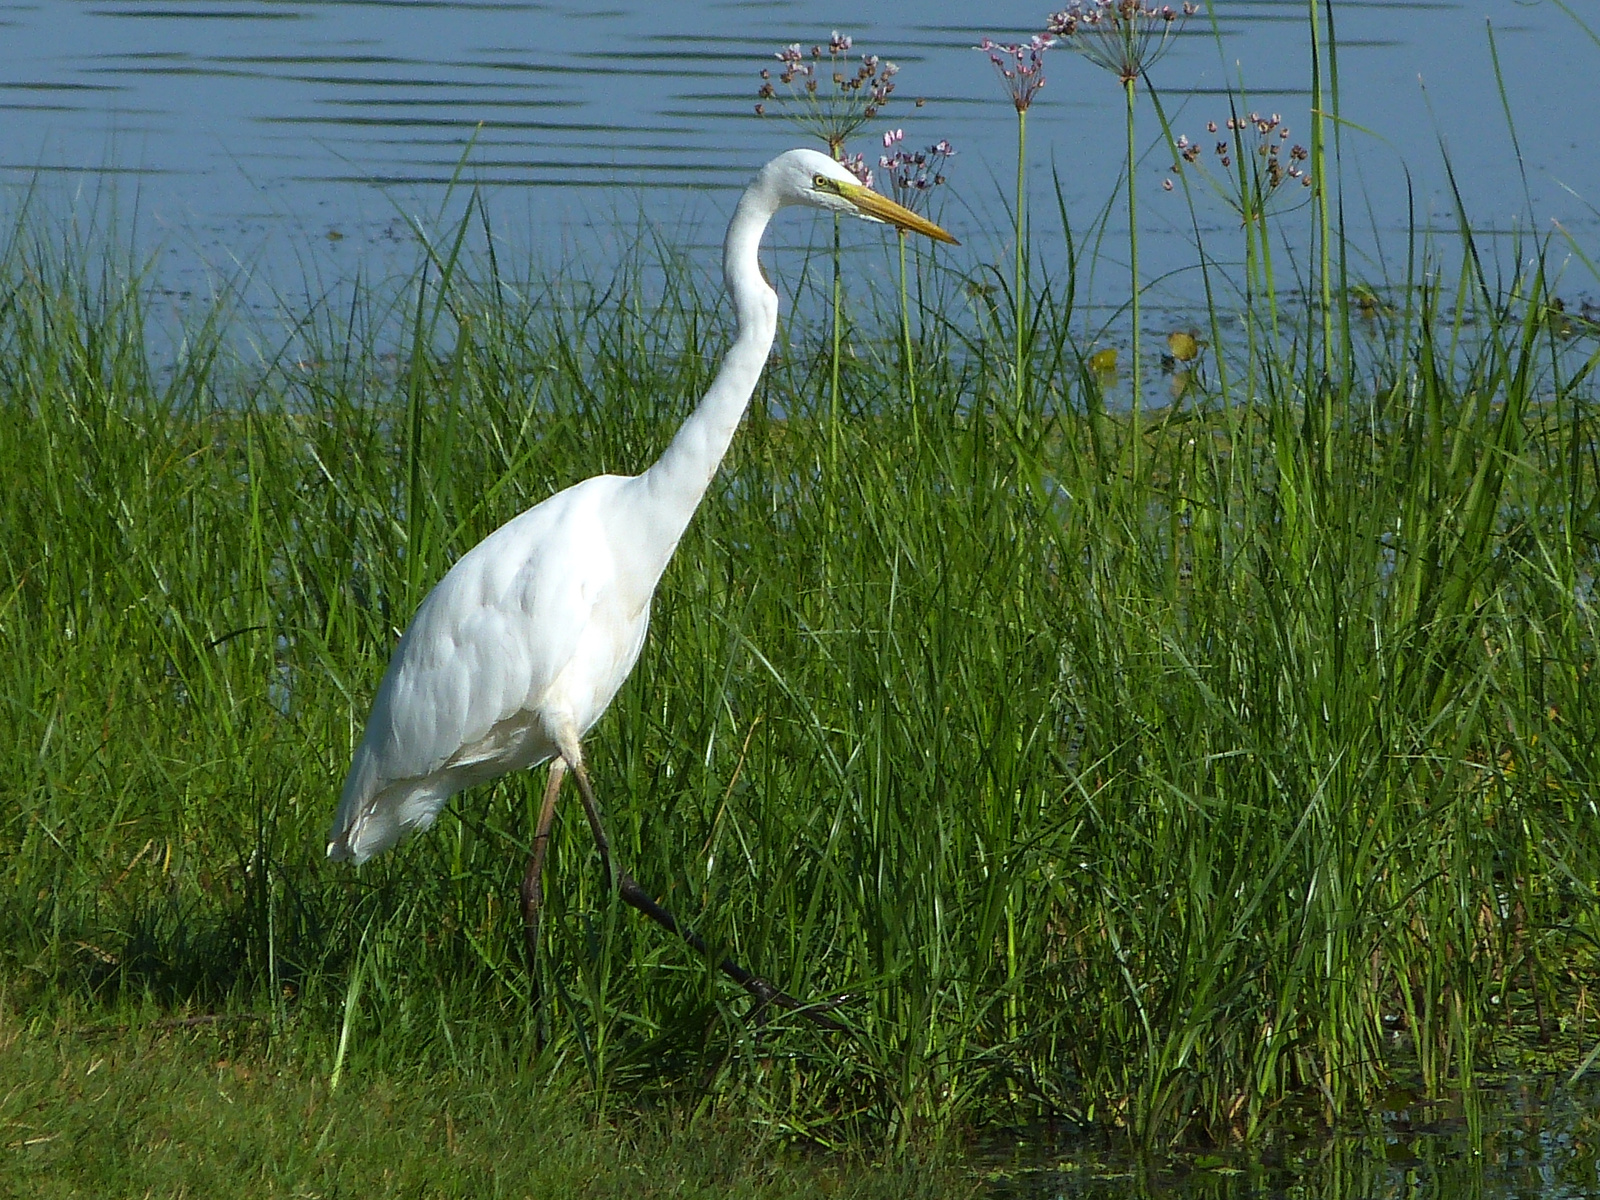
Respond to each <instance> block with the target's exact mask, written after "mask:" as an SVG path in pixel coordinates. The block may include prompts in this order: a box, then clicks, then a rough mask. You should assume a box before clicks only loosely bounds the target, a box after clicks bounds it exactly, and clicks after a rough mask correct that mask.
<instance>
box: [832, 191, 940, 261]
mask: <svg viewBox="0 0 1600 1200" xmlns="http://www.w3.org/2000/svg"><path fill="white" fill-rule="evenodd" d="M824 182H825V183H826V185H827V188H828V190H829V191H831V192H834V193H835V194H837V195H840V196H843V197H844V198H845V199H846V200H848V201H850V203H851V204H854V205H855V206H856V208H857V210H858V211H859V212H860V213H861V215H862V216H864V217H868V218H870V219H871V220H874V221H882V222H883V223H884V224H885V225H893V226H894V227H895V228H896V229H902V230H907V231H909V232H911V233H920V234H922V235H923V236H925V237H930V238H932V239H933V240H934V241H936V242H948V243H949V244H950V245H952V246H959V245H960V244H961V243H960V242H958V241H956V239H955V238H953V237H951V236H950V235H949V234H948V233H946V232H945V231H944V230H943V229H940V228H939V226H937V225H935V224H934V223H933V222H932V221H929V220H927V219H926V218H923V217H919V216H918V215H917V214H916V213H914V212H912V211H911V210H910V209H909V208H905V207H904V206H902V205H899V204H896V203H895V202H894V201H893V200H891V199H889V197H887V196H881V195H879V194H878V193H877V192H875V191H873V190H872V189H871V188H869V187H864V186H862V185H861V184H859V183H846V182H844V180H842V179H829V178H827V177H826V176H821V177H819V178H818V179H817V184H818V186H819V187H820V186H822V185H823V184H824Z"/></svg>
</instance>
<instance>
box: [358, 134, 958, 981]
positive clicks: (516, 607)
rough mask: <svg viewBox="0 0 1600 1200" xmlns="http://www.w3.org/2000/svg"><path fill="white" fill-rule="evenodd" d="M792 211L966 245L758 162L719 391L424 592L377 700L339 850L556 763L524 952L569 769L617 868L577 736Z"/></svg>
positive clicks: (725, 384)
mask: <svg viewBox="0 0 1600 1200" xmlns="http://www.w3.org/2000/svg"><path fill="white" fill-rule="evenodd" d="M790 205H807V206H810V207H812V208H818V209H822V210H823V211H824V212H830V213H838V214H847V215H851V216H857V217H862V218H865V219H867V220H870V221H878V222H883V223H887V224H890V225H893V226H895V227H896V228H898V229H900V230H911V231H914V232H917V233H921V234H924V235H926V236H928V237H931V238H934V239H936V240H939V241H943V242H951V243H954V242H955V239H954V238H952V237H951V236H950V235H949V234H948V233H946V232H945V231H944V230H943V229H941V228H939V226H937V225H935V224H933V223H932V222H931V221H927V220H924V219H923V218H922V217H919V216H918V215H917V214H915V213H913V212H911V211H910V210H909V209H906V208H903V207H901V206H900V205H898V204H896V203H894V202H893V201H891V200H888V199H886V198H885V197H883V196H881V195H879V194H878V193H876V192H874V191H872V190H871V189H870V188H867V187H865V186H863V185H862V183H861V182H860V181H859V180H857V179H856V177H855V176H854V175H852V174H851V173H850V172H849V171H847V170H846V169H845V168H844V167H842V166H840V165H839V164H838V163H837V162H835V161H834V160H833V159H831V158H829V157H828V156H827V155H824V154H820V153H818V152H816V151H814V150H790V151H789V152H787V153H785V154H781V155H779V156H778V157H777V158H775V159H773V160H772V161H771V162H769V163H768V164H767V165H766V166H765V167H763V168H762V169H761V170H760V171H759V172H758V173H757V175H756V177H755V179H754V180H753V181H752V182H751V184H750V186H749V187H748V188H747V189H746V190H745V193H744V196H743V197H742V198H741V199H740V201H739V204H738V207H737V208H736V209H735V211H734V214H733V219H732V221H730V222H729V225H728V233H727V237H726V238H725V239H724V241H723V248H722V267H723V276H724V279H725V281H726V284H727V289H728V295H729V296H730V298H731V299H732V301H733V307H734V315H735V318H736V320H737V322H738V336H737V337H736V338H735V340H734V343H733V346H732V348H731V349H730V350H729V351H728V353H727V356H726V357H725V358H724V359H723V361H722V366H721V369H720V370H719V371H718V372H717V377H716V379H715V380H714V381H713V382H712V384H711V388H710V390H709V391H707V392H706V394H705V396H704V397H703V398H702V399H701V401H700V403H699V405H698V406H697V407H696V408H695V410H694V412H693V413H691V414H690V416H689V418H688V419H687V420H686V421H684V423H683V425H682V427H681V428H680V429H679V430H678V433H677V435H676V436H675V437H674V438H673V439H672V443H671V444H670V445H669V446H668V447H667V449H666V451H665V452H664V453H663V454H662V455H661V457H660V458H659V459H657V460H656V462H655V463H654V464H653V465H652V466H650V468H649V469H648V470H646V471H644V472H643V473H642V474H639V475H632V476H622V475H596V476H594V477H593V478H591V479H586V480H584V481H583V482H582V483H577V484H574V485H573V486H571V487H569V488H567V489H566V490H564V491H561V492H557V493H556V494H555V495H553V496H551V497H550V498H549V499H547V500H545V501H543V502H542V503H540V504H537V505H535V506H534V507H533V508H530V509H528V510H527V511H526V512H524V513H522V514H521V515H520V516H517V517H513V518H512V519H511V520H510V521H508V522H506V524H504V525H502V526H501V527H500V528H499V529H497V530H495V531H494V532H493V533H491V534H490V535H489V536H488V537H486V538H484V540H483V541H481V542H479V543H478V544H477V545H476V546H474V547H473V548H472V549H471V550H469V551H467V553H466V554H464V555H463V556H462V557H461V559H460V560H459V561H458V562H457V563H456V564H455V565H454V566H453V567H452V568H451V569H450V571H449V573H448V574H446V575H445V577H444V578H443V579H442V580H440V581H439V583H438V584H437V585H436V586H435V587H434V589H433V590H432V591H431V592H429V593H428V595H427V598H426V599H424V600H423V602H422V604H421V606H420V607H419V608H418V609H417V612H416V615H415V616H414V617H413V618H412V619H411V624H410V626H409V627H408V628H407V629H406V631H405V633H404V635H403V636H402V637H401V638H400V643H399V645H398V646H397V647H396V648H395V652H394V657H393V658H392V659H391V660H390V662H389V669H388V670H387V671H386V672H385V673H384V677H383V682H382V684H381V685H380V686H379V688H378V695H377V699H376V700H374V701H373V705H372V714H371V716H369V717H368V719H367V727H366V733H365V736H363V737H362V739H361V744H360V746H359V747H357V749H356V752H355V758H354V761H353V762H352V763H351V764H350V774H349V776H348V777H347V778H346V779H345V784H344V791H343V794H342V795H341V797H340V800H339V811H338V814H337V815H336V816H335V817H334V821H333V827H332V829H331V831H330V832H329V835H328V857H329V858H333V859H352V860H353V861H355V862H356V863H358V864H359V863H363V862H365V861H366V860H367V859H369V858H371V857H372V856H373V855H375V854H379V853H382V852H383V851H385V850H387V849H389V848H390V847H391V846H393V845H395V843H396V842H398V841H399V840H400V838H401V836H402V835H403V834H405V833H406V832H407V831H408V830H412V829H417V830H423V829H427V828H428V827H429V826H431V825H432V824H433V822H434V820H435V818H436V817H437V816H438V815H439V811H440V810H441V809H442V808H443V807H444V805H445V803H446V801H448V800H449V798H450V797H451V796H453V795H455V793H457V792H459V791H462V790H463V789H465V788H469V787H472V786H473V785H474V784H479V783H484V782H486V781H488V780H490V779H494V778H496V777H498V776H500V775H504V774H506V773H507V772H510V771H516V770H520V769H522V768H525V767H533V766H537V765H538V764H540V763H543V762H546V761H549V762H550V763H551V767H550V775H549V782H548V784H547V786H546V789H545V796H544V803H543V805H542V807H541V810H540V814H539V824H538V828H537V829H536V831H535V836H534V843H533V853H532V855H531V856H530V859H529V862H528V868H527V872H526V874H525V876H524V879H523V886H522V900H523V916H524V922H525V931H526V936H527V940H528V948H529V952H530V954H532V953H534V951H535V949H536V946H537V940H538V916H539V910H540V907H541V900H540V898H541V892H540V887H539V876H540V874H541V872H542V869H543V863H544V851H545V846H546V844H547V842H548V839H549V832H550V824H551V821H552V819H553V816H554V811H555V803H556V797H557V795H558V794H559V792H560V788H561V780H562V776H563V775H564V774H565V773H566V772H567V771H570V772H571V773H572V774H573V775H574V776H575V778H576V779H577V782H578V789H579V794H580V796H581V798H582V801H583V805H584V810H585V813H586V815H587V816H588V819H589V823H590V826H591V829H592V831H593V833H594V836H595V840H596V843H597V845H598V846H599V849H600V852H601V855H602V857H603V858H604V859H605V862H606V866H607V870H608V871H613V870H614V868H613V867H612V864H611V861H610V847H609V845H608V844H607V841H606V837H605V833H604V830H603V827H602V825H601V822H600V814H599V809H598V806H597V805H596V803H595V801H594V795H593V791H592V789H591V787H590V785H589V780H588V774H587V772H586V771H585V769H584V761H583V750H582V739H583V737H584V735H585V734H586V733H588V731H589V730H590V728H591V727H593V725H594V724H595V722H596V721H598V720H599V719H600V717H601V715H602V714H603V713H604V712H605V711H606V707H607V706H608V705H609V704H610V703H611V700H612V698H613V697H614V696H615V695H616V694H617V689H618V688H620V687H621V686H622V683H623V681H624V680H625V679H626V678H627V677H628V673H629V672H630V671H631V670H632V669H633V665H634V662H635V661H636V660H637V659H638V657H639V650H640V648H641V647H642V646H643V644H644V638H645V630H646V628H647V627H648V625H649V622H650V601H651V598H652V597H653V595H654V593H655V589H656V584H657V582H658V581H659V580H660V578H661V573H662V571H664V570H665V569H666V566H667V563H668V561H670V560H671V558H672V553H673V551H674V550H675V549H676V548H677V545H678V540H679V539H680V538H681V537H682V536H683V532H684V529H685V528H686V527H687V526H688V524H689V520H690V518H691V517H692V516H693V515H694V512H695V509H696V508H697V507H698V506H699V504H700V499H701V497H702V496H703V495H704V494H705V490H706V488H707V486H708V485H709V484H710V482H711V479H712V477H713V476H714V475H715V474H716V472H717V468H718V466H719V464H720V463H721V462H722V458H723V455H724V454H725V453H726V452H727V449H728V443H729V442H730V441H731V440H732V438H733V434H734V430H735V429H736V428H737V427H738V425H739V422H740V419H741V418H742V417H743V415H744V412H745V409H746V407H747V406H748V404H749V402H750V396H751V394H752V393H753V392H754V391H755V386H756V381H757V380H758V379H759V378H760V375H761V371H762V368H763V366H764V365H765V364H766V360H767V355H768V353H769V352H770V350H771V348H772V341H773V337H774V334H775V333H776V331H777V321H778V297H777V294H776V293H775V292H774V291H773V290H772V288H771V287H770V286H769V285H768V284H767V282H766V280H765V279H764V278H763V276H762V271H761V266H760V261H759V253H758V252H759V248H760V243H761V236H762V234H763V232H764V231H765V230H766V227H767V223H768V221H770V220H771V218H772V217H773V216H774V215H775V214H776V213H777V212H778V210H779V209H781V208H784V207H787V206H790ZM615 881H616V883H617V885H618V886H619V887H620V888H621V889H622V892H623V896H624V899H627V900H628V901H629V902H630V903H632V904H634V905H635V907H639V908H641V909H643V910H644V911H646V912H647V913H648V914H649V915H651V916H652V917H654V918H655V919H657V920H659V921H662V922H663V923H664V924H667V925H668V926H669V927H671V928H676V926H675V924H674V923H673V922H672V919H671V917H670V916H668V915H667V914H666V913H665V911H664V910H661V909H660V907H659V906H658V905H655V903H654V901H653V900H650V899H649V897H648V895H647V894H646V893H644V892H643V890H642V889H640V888H639V887H638V885H637V884H635V883H634V882H633V880H632V879H630V878H629V877H628V876H627V875H626V874H625V873H622V872H617V873H616V875H615ZM630 893H632V894H630ZM652 910H654V911H652ZM689 937H690V940H691V941H692V942H696V944H698V942H697V939H694V938H693V937H692V935H689ZM723 966H724V969H728V968H729V967H731V966H732V964H727V963H725V964H723ZM730 973H735V977H736V978H738V977H739V975H740V974H744V975H746V978H741V979H740V982H741V983H744V984H745V986H746V987H749V988H751V990H752V991H753V992H756V994H757V995H760V996H762V998H764V999H774V998H776V999H779V1000H787V999H788V998H787V997H783V996H782V995H781V993H776V992H775V990H774V989H771V988H770V987H768V986H767V985H764V984H763V985H761V987H762V988H765V989H766V992H765V994H763V992H762V991H761V989H760V988H757V987H754V986H752V983H751V982H750V981H751V980H753V981H754V983H755V984H760V983H761V981H759V980H756V979H755V977H753V976H748V974H747V973H743V972H738V969H737V968H733V971H732V972H730Z"/></svg>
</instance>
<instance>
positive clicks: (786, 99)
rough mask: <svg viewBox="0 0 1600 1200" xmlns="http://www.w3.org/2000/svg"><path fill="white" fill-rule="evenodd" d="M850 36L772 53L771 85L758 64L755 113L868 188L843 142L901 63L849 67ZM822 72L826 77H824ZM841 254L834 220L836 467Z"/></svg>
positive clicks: (864, 170) (869, 114) (832, 445)
mask: <svg viewBox="0 0 1600 1200" xmlns="http://www.w3.org/2000/svg"><path fill="white" fill-rule="evenodd" d="M854 48H855V39H854V38H853V37H851V36H850V35H849V34H843V33H840V32H839V31H838V30H837V29H835V30H833V31H832V33H830V34H829V35H828V42H827V49H826V51H824V49H823V46H822V44H821V43H817V44H816V45H813V46H812V47H811V52H810V54H809V55H808V54H806V52H805V51H803V50H802V49H801V48H800V43H799V42H791V43H790V44H789V45H787V46H783V47H781V48H780V49H779V50H778V51H777V52H776V53H774V55H773V57H774V58H776V59H777V60H778V62H779V63H780V64H781V65H780V67H779V69H778V74H777V83H778V84H781V85H782V86H783V89H784V90H783V91H779V90H778V88H777V87H776V86H774V81H773V74H772V68H770V67H763V68H761V87H760V89H759V90H758V92H757V95H758V96H759V97H760V99H759V101H758V103H757V104H756V115H757V116H766V115H768V110H767V104H768V103H769V102H771V103H774V104H776V105H777V107H778V112H779V114H780V115H782V116H783V117H784V118H785V119H786V120H788V121H789V123H790V124H792V125H794V127H795V128H797V129H799V130H800V131H801V132H803V133H805V134H806V135H807V136H809V137H814V138H817V139H818V140H819V141H821V142H823V143H824V144H825V145H826V146H827V147H828V153H829V154H831V155H832V156H833V157H834V159H835V160H836V161H838V162H840V163H842V164H844V165H845V166H846V167H848V168H849V169H850V170H851V171H852V172H854V173H855V176H856V178H858V179H860V180H861V182H862V183H863V184H865V185H866V186H868V187H871V186H872V169H871V168H870V167H869V166H868V165H867V161H866V156H865V155H864V154H860V153H856V154H850V153H849V152H847V151H846V149H845V142H847V141H848V140H849V139H850V138H851V137H852V136H854V135H855V134H856V133H857V132H858V131H859V130H860V129H861V128H862V127H863V126H864V125H866V124H867V122H868V121H871V120H872V119H873V118H875V117H876V116H877V115H878V114H879V113H880V112H882V111H883V107H884V105H885V104H887V103H888V102H889V96H890V95H891V94H892V93H893V92H894V87H895V84H894V79H895V76H896V75H898V74H899V73H900V68H899V67H897V66H896V65H895V64H894V63H892V62H889V61H887V60H886V59H883V58H880V57H879V56H878V55H876V54H863V55H862V56H861V60H860V62H859V63H857V64H856V65H855V66H854V68H853V69H852V67H851V65H850V53H851V51H852V50H854ZM824 77H825V78H824ZM842 271H843V267H842V263H841V259H840V244H839V220H838V218H837V217H835V218H834V222H833V336H832V339H831V346H830V359H829V371H828V403H829V410H830V413H831V417H830V429H831V433H830V438H829V443H828V470H829V471H830V472H837V471H838V469H839V364H840V359H841V354H842V350H843V342H844V278H843V274H842Z"/></svg>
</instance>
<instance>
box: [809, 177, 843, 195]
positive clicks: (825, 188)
mask: <svg viewBox="0 0 1600 1200" xmlns="http://www.w3.org/2000/svg"><path fill="white" fill-rule="evenodd" d="M811 186H812V187H813V188H814V189H816V190H817V191H819V192H827V193H829V194H830V195H834V196H842V195H843V194H844V192H843V189H841V188H840V187H839V181H838V180H837V179H830V178H828V176H826V175H813V176H812V177H811Z"/></svg>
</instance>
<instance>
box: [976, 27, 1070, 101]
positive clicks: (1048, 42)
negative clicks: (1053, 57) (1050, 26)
mask: <svg viewBox="0 0 1600 1200" xmlns="http://www.w3.org/2000/svg"><path fill="white" fill-rule="evenodd" d="M1055 44H1056V43H1055V39H1054V38H1053V37H1048V36H1045V35H1042V34H1037V33H1036V34H1034V35H1033V36H1032V37H1031V38H1029V39H1028V40H1027V41H1026V42H1011V43H1007V42H997V41H994V40H993V39H992V38H984V39H983V41H981V42H979V43H978V44H977V45H976V46H974V47H973V49H974V50H982V51H983V52H984V53H985V54H987V55H988V56H989V61H990V62H991V63H993V64H994V69H995V70H996V71H998V72H999V74H1000V80H1001V82H1002V83H1003V84H1004V85H1005V88H1006V91H1007V92H1009V93H1010V94H1011V103H1012V104H1014V105H1016V106H1017V111H1018V112H1019V113H1025V112H1027V111H1028V107H1029V106H1030V105H1031V104H1032V103H1033V97H1034V95H1035V94H1036V93H1037V92H1038V91H1039V89H1040V88H1042V87H1043V86H1044V54H1045V51H1046V50H1048V49H1050V47H1051V46H1053V45H1055Z"/></svg>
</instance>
